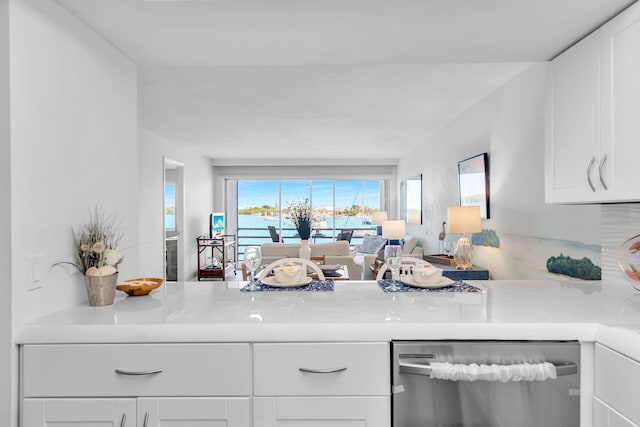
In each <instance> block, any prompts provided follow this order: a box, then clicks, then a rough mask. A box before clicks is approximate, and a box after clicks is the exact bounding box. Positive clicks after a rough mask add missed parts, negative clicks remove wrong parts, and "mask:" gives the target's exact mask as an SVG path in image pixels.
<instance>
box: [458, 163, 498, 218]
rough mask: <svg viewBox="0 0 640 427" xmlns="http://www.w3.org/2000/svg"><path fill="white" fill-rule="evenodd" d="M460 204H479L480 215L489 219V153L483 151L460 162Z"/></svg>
mask: <svg viewBox="0 0 640 427" xmlns="http://www.w3.org/2000/svg"><path fill="white" fill-rule="evenodd" d="M458 187H459V190H460V191H459V194H460V206H479V207H480V217H481V218H482V219H489V218H490V215H491V210H490V207H491V205H490V203H489V201H490V200H489V199H490V198H489V155H488V154H487V153H481V154H478V155H475V156H473V157H469V158H467V159H464V160H461V161H459V162H458Z"/></svg>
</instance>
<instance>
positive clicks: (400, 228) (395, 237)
mask: <svg viewBox="0 0 640 427" xmlns="http://www.w3.org/2000/svg"><path fill="white" fill-rule="evenodd" d="M406 234H407V227H406V224H405V222H404V219H395V220H390V221H384V222H383V223H382V237H384V238H386V239H388V240H389V244H390V245H399V244H400V239H404V236H405V235H406Z"/></svg>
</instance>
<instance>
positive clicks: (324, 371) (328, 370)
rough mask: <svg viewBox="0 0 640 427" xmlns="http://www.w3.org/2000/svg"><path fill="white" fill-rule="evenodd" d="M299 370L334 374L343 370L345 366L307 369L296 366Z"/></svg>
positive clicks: (310, 372)
mask: <svg viewBox="0 0 640 427" xmlns="http://www.w3.org/2000/svg"><path fill="white" fill-rule="evenodd" d="M298 370H299V371H300V372H307V373H309V374H335V373H337V372H344V371H346V370H347V368H335V369H309V368H298Z"/></svg>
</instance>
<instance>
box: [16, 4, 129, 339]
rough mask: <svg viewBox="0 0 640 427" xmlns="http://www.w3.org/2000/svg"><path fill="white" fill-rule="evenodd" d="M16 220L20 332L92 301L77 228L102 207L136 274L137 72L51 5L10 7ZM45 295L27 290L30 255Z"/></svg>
mask: <svg viewBox="0 0 640 427" xmlns="http://www.w3.org/2000/svg"><path fill="white" fill-rule="evenodd" d="M10 23H11V33H10V34H11V53H10V55H11V56H10V60H11V64H10V70H11V180H12V184H11V212H12V221H11V229H12V235H13V236H14V238H13V240H12V269H11V270H12V272H13V275H12V286H13V293H14V295H13V307H14V310H15V312H14V326H15V327H16V328H17V327H19V325H21V324H22V323H23V322H25V321H28V320H29V319H31V318H34V317H37V316H41V315H42V314H45V313H48V312H52V311H56V310H59V309H62V308H64V307H66V306H69V305H72V304H76V303H80V302H83V301H86V300H87V296H86V291H85V289H84V282H83V278H82V276H81V275H79V274H75V275H73V276H72V275H70V273H69V271H70V270H69V269H66V268H60V267H55V268H52V269H49V268H48V267H49V266H51V265H52V264H53V263H55V262H58V261H69V260H70V259H71V257H72V256H73V249H72V239H71V228H72V227H78V226H81V225H82V224H84V223H86V222H87V220H88V218H89V212H90V210H91V209H92V208H93V207H94V206H99V207H102V208H103V209H104V210H105V211H108V212H117V214H118V215H119V216H120V217H121V218H122V220H123V224H124V225H125V227H126V229H127V235H126V237H125V239H124V242H123V244H122V246H123V248H126V249H125V250H126V255H125V260H124V262H123V263H122V264H121V266H120V269H119V270H120V278H121V279H127V278H131V277H135V276H137V274H138V256H137V248H136V240H137V237H138V224H137V222H138V203H137V179H138V174H137V163H138V161H137V160H138V159H137V155H138V150H137V136H138V130H137V108H138V106H137V68H136V65H135V64H133V63H132V62H131V61H130V60H129V59H127V58H126V57H125V56H124V55H122V54H121V53H120V52H119V51H117V50H116V49H115V48H114V47H113V46H111V45H110V44H108V43H107V42H106V41H105V40H104V39H102V38H101V37H99V36H98V35H97V34H96V33H94V32H93V31H92V30H90V29H89V28H88V27H86V26H85V25H84V24H82V23H80V21H78V20H77V19H76V18H75V17H73V16H72V15H71V14H69V13H67V12H66V11H65V10H64V9H62V8H61V7H60V6H59V5H58V4H57V3H56V2H52V1H49V0H19V1H18V0H16V1H13V0H11V2H10ZM30 255H41V256H42V261H43V265H44V266H45V269H44V278H43V281H42V288H41V289H36V290H32V291H29V292H27V282H28V275H27V257H28V256H30Z"/></svg>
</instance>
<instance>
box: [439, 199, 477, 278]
mask: <svg viewBox="0 0 640 427" xmlns="http://www.w3.org/2000/svg"><path fill="white" fill-rule="evenodd" d="M447 224H448V225H449V233H450V234H462V237H461V238H460V239H459V240H458V242H457V243H456V246H455V247H454V248H453V259H454V260H455V262H456V264H457V265H458V268H460V269H463V270H470V269H471V265H472V259H473V244H472V243H471V240H469V239H468V238H467V234H473V233H479V232H481V231H482V221H481V220H480V207H479V206H454V207H450V208H448V209H447Z"/></svg>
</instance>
